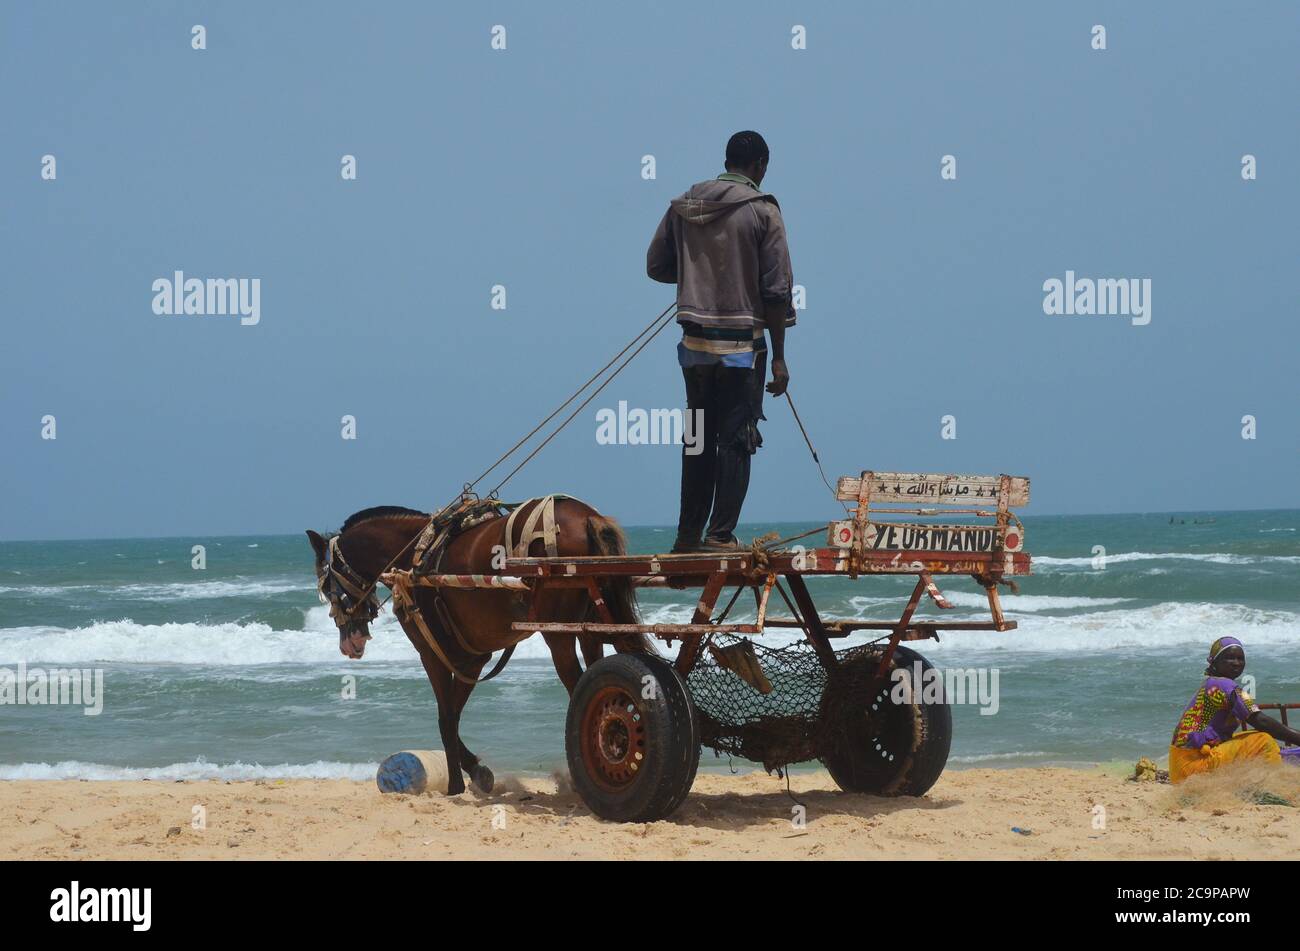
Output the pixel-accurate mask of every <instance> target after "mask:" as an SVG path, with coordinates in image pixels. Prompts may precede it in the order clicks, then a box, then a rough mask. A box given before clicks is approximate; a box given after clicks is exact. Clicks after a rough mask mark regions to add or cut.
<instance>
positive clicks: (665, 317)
mask: <svg viewBox="0 0 1300 951" xmlns="http://www.w3.org/2000/svg"><path fill="white" fill-rule="evenodd" d="M675 306H676V304H672V305H669V306H668V307H667V308H665V309H664V311H663V313H661V314H660V315H659V316H658V317H656V318H655V319H654V320H653V321H652V322H651V323H650V326H649V327H647V328H646V329H645V330H643V331H641V333H639V334H637V335H636V337H635V338H633V340H632V343H629V344H628V345H627V346H626V347H624V348H623V349H622V350H620V351H619V353H618V355H617V356H615V357H614V360H617V359H618V358H619V357H621V356H622V355H623V354H624V353H627V351H628V349H629V348H631V346H632V344H635V343H636V342H637V340H640V339H641V338H642V337H645V335H646V333H647V332H648V331H649V330H650V327H654V325H655V324H656V323H658V324H659V326H658V327H654V332H653V333H651V334H650V336H648V337H646V338H645V340H644V341H642V343H641V345H640V346H639V347H637V348H636V349H635V350H633V351H632V355H631V356H630V357H628V358H627V359H626V360H624V361H623V362H622V363H621V364H619V365H618V367H617V368H616V369H615V370H614V372H613V373H611V374H610V375H609V376H608V377H606V378H605V382H603V383H601V384H600V386H598V387H596V388H595V389H594V390H592V391H591V395H590V396H588V397H587V398H586V399H585V400H583V401H582V402H581V403H579V404H578V408H577V409H575V410H574V411H573V412H572V413H570V414H569V416H568V417H567V418H566V419H565V420H564V422H562V423H560V425H559V426H557V427H555V429H554V430H553V431H552V432H551V434H550V435H549V436H547V437H546V438H545V439H543V440H542V441H541V443H539V444H538V446H537V448H536V449H534V450H533V451H532V452H530V453H529V454H528V455H527V456H525V457H524V459H523V461H522V462H520V463H519V465H517V466H515V467H514V468H513V469H511V470H510V472H509V473H508V474H507V475H506V477H505V478H504V479H502V480H501V481H500V482H498V483H497V484H496V487H495V488H493V489H492V491H491V492H489V493H488V496H489V497H491V496H495V495H496V494H497V492H499V491H500V490H501V487H502V486H503V485H505V484H506V483H507V482H509V481H510V480H511V479H513V478H514V476H515V473H517V472H518V471H519V470H520V469H522V468H523V467H524V466H526V465H528V463H529V462H531V461H532V460H533V457H534V456H536V455H537V454H538V453H539V452H541V451H542V450H543V449H545V448H546V444H547V443H549V442H550V441H551V440H552V439H554V438H555V437H556V436H558V435H559V434H560V432H561V431H562V430H563V429H564V427H565V426H568V425H569V423H571V422H573V420H574V419H575V418H577V415H578V414H579V413H581V412H582V411H583V410H584V409H586V408H587V404H588V403H590V402H591V401H592V400H594V399H595V398H596V397H597V396H599V395H600V392H601V390H603V389H604V388H605V387H607V386H609V384H610V383H611V382H613V380H614V377H616V376H618V375H619V374H620V373H622V372H623V368H624V367H626V366H627V365H628V364H629V363H631V362H632V361H633V360H635V359H636V357H637V355H638V354H639V353H640V352H641V351H642V350H644V349H645V348H646V346H647V345H649V343H650V341H651V340H654V338H655V337H657V336H659V334H660V332H661V331H662V330H663V329H664V328H665V327H667V326H668V324H669V323H671V322H672V320H673V316H674V315H673V314H671V313H669V312H670V311H671V310H672V309H673V307H675ZM614 360H610V361H609V363H607V364H605V367H604V368H602V370H601V372H604V370H605V369H607V368H608V367H609V366H610V364H612V363H613V362H614ZM598 376H600V374H599V373H597V374H596V376H593V377H592V378H591V380H588V381H587V382H586V383H584V384H583V385H582V388H581V389H579V390H578V392H577V393H574V394H573V396H570V397H569V398H568V399H567V400H565V401H564V404H563V405H562V406H561V407H560V408H559V409H557V410H556V411H555V412H554V413H552V414H551V415H550V416H549V417H547V420H548V421H549V420H550V419H553V418H554V417H555V416H556V415H558V414H559V412H560V410H562V409H564V407H565V406H568V405H569V404H570V403H572V402H573V401H574V400H575V399H576V398H577V397H578V395H579V394H580V393H581V392H582V390H584V389H586V388H587V387H588V386H589V385H591V383H592V381H594V380H595V379H596V377H598ZM542 425H545V423H543V424H542ZM541 428H542V426H541V425H539V426H538V427H537V429H534V430H533V432H537V430H538V429H541ZM530 435H531V434H530ZM526 439H527V437H525V440H526ZM511 452H514V450H513V449H512V450H511ZM507 455H508V454H507ZM498 464H499V463H494V464H493V466H492V469H495V468H496V466H497V465H498ZM488 471H489V472H490V471H491V469H489V470H488ZM481 478H482V476H479V479H481ZM477 481H478V480H477V479H476V480H475V482H477ZM470 485H471V486H473V485H474V483H470Z"/></svg>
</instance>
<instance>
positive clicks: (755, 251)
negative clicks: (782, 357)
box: [646, 179, 795, 331]
mask: <svg viewBox="0 0 1300 951" xmlns="http://www.w3.org/2000/svg"><path fill="white" fill-rule="evenodd" d="M646 273H647V274H648V275H649V276H650V277H651V278H653V279H654V280H656V281H661V282H662V283H664V284H676V285H677V321H678V323H693V324H697V325H699V326H700V327H704V328H713V329H716V330H720V331H721V330H731V331H741V330H744V329H746V328H750V329H752V328H754V327H762V326H764V324H765V321H764V314H765V313H766V312H767V310H768V308H770V307H772V306H781V307H783V309H784V311H785V314H786V320H785V323H786V326H787V327H789V326H793V325H794V322H795V313H794V307H793V306H792V299H791V293H792V287H793V283H794V275H793V273H792V272H791V268H790V249H789V248H788V247H787V245H786V240H785V223H784V222H783V221H782V220H781V208H780V206H779V205H778V204H777V202H776V198H775V197H773V196H772V195H769V194H767V193H765V192H761V191H756V190H755V189H753V188H751V187H750V186H749V185H745V184H742V183H739V182H733V181H725V180H724V181H719V180H717V179H711V180H709V181H706V182H700V183H699V184H697V185H692V186H691V188H690V190H689V191H687V192H686V193H685V194H684V195H682V196H681V197H679V198H674V199H673V200H672V202H671V203H670V204H669V206H668V211H666V212H665V213H664V216H663V219H662V220H661V221H660V222H659V227H658V229H656V231H655V236H654V238H653V239H652V240H651V241H650V248H649V250H647V251H646Z"/></svg>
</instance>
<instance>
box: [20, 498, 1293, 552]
mask: <svg viewBox="0 0 1300 951" xmlns="http://www.w3.org/2000/svg"><path fill="white" fill-rule="evenodd" d="M1243 512H1300V507H1298V508H1289V509H1287V508H1264V509H1250V508H1247V509H1168V510H1164V511H1158V512H1040V513H1035V514H1033V515H1028V514H1024V515H1020V517H1021V518H1022V519H1026V518H1027V519H1034V518H1110V517H1114V516H1123V515H1133V516H1148V515H1188V514H1202V515H1215V514H1240V513H1243ZM426 514H432V513H426ZM920 517H923V518H931V517H933V518H941V517H944V516H943V514H942V513H940V514H938V515H935V516H920ZM821 521H822V520H821V519H820V518H817V519H812V518H787V519H767V520H762V519H756V520H754V521H753V522H752V523H746V522H741V523H740V526H737V527H741V526H744V525H746V524H769V525H802V524H805V523H808V522H811V523H814V524H819V523H820V522H821ZM832 521H835V519H831V520H830V521H828V522H827V524H828V525H829V524H830V522H832ZM619 524H620V525H621V526H622V527H623V528H625V529H629V528H672V527H673V523H671V522H663V523H659V524H655V523H652V522H620V523H619ZM305 531H306V529H302V530H301V531H291V532H270V533H261V534H247V533H244V534H239V533H226V534H214V533H211V532H189V533H186V534H184V535H100V536H95V537H84V536H83V537H76V538H0V545H9V544H33V543H39V542H112V541H150V540H158V541H161V540H165V539H169V538H287V537H289V536H291V535H297V534H302V533H303V532H305Z"/></svg>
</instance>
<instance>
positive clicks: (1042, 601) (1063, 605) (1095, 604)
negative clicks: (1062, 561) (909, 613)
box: [943, 591, 1135, 613]
mask: <svg viewBox="0 0 1300 951" xmlns="http://www.w3.org/2000/svg"><path fill="white" fill-rule="evenodd" d="M943 596H944V597H945V598H946V599H947V600H948V602H949V603H951V604H955V605H957V606H958V607H961V608H985V607H988V603H989V599H988V596H987V595H983V594H976V593H974V592H969V591H945V592H944V593H943ZM1001 600H1002V607H1003V608H1005V609H1006V610H1007V611H1009V612H1012V613H1014V612H1016V611H1030V612H1033V611H1065V610H1070V609H1072V608H1104V607H1110V606H1111V605H1115V604H1127V603H1128V602H1131V601H1133V600H1135V599H1134V598H1084V597H1067V596H1063V595H1060V596H1058V595H1051V594H1002V596H1001Z"/></svg>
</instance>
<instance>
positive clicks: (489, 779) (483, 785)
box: [469, 763, 496, 796]
mask: <svg viewBox="0 0 1300 951" xmlns="http://www.w3.org/2000/svg"><path fill="white" fill-rule="evenodd" d="M469 781H470V782H471V783H472V784H473V785H474V788H475V789H477V790H478V791H479V792H481V793H483V795H485V796H486V795H487V794H488V793H490V792H491V791H492V787H493V786H495V785H496V777H495V776H493V775H492V770H490V769H488V768H487V767H486V766H484V765H483V764H482V763H479V764H478V765H477V766H475V767H474V769H473V770H471V771H470V774H469Z"/></svg>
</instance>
